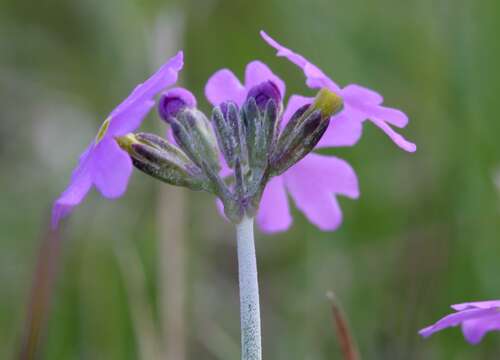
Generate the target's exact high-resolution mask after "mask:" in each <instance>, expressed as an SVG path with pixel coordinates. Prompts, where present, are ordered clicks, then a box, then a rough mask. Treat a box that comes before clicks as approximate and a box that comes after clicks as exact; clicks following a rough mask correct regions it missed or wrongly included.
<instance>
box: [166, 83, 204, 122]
mask: <svg viewBox="0 0 500 360" xmlns="http://www.w3.org/2000/svg"><path fill="white" fill-rule="evenodd" d="M194 107H196V99H195V97H194V95H193V94H192V93H191V92H190V91H188V90H186V89H183V88H173V89H170V90H168V91H165V92H164V93H163V94H162V95H161V97H160V101H159V103H158V114H159V115H160V117H161V118H162V119H163V120H165V121H166V122H169V121H170V119H171V118H173V117H175V116H176V115H177V114H178V113H179V111H181V110H182V109H184V108H194Z"/></svg>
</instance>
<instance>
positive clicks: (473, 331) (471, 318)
mask: <svg viewBox="0 0 500 360" xmlns="http://www.w3.org/2000/svg"><path fill="white" fill-rule="evenodd" d="M451 308H452V309H453V310H456V312H455V313H453V314H450V315H448V316H445V317H444V318H442V319H441V320H439V321H438V322H436V323H435V324H434V325H431V326H428V327H426V328H425V329H422V330H420V331H419V334H420V335H422V336H423V337H428V336H431V335H432V334H434V333H435V332H438V331H441V330H443V329H446V328H448V327H452V326H457V325H461V326H462V332H463V334H464V337H465V339H466V340H467V341H468V342H469V343H471V344H478V343H479V342H480V341H481V339H482V338H483V337H484V335H485V334H486V333H487V332H488V331H493V330H500V300H492V301H479V302H470V303H463V304H457V305H452V306H451Z"/></svg>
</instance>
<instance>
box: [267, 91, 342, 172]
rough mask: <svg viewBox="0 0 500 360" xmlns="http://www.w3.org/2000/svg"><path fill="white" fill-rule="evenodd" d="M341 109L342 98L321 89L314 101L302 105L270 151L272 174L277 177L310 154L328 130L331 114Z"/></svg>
mask: <svg viewBox="0 0 500 360" xmlns="http://www.w3.org/2000/svg"><path fill="white" fill-rule="evenodd" d="M341 109H342V99H341V98H340V97H339V96H337V95H336V94H335V93H333V92H332V91H330V90H328V89H326V88H323V89H321V90H320V91H319V92H318V94H317V95H316V98H315V99H314V101H313V103H312V104H310V105H304V106H302V107H301V108H299V109H298V110H297V111H296V112H295V114H294V115H293V116H292V118H291V119H290V121H289V122H288V123H287V124H286V126H285V129H284V130H283V131H282V133H281V134H280V136H279V139H278V144H277V145H276V148H275V149H274V151H273V153H272V154H271V158H270V163H271V170H272V175H273V176H277V175H280V174H282V173H283V172H285V171H286V170H288V169H289V168H290V167H291V166H292V165H294V164H295V163H297V162H298V161H299V160H301V159H302V158H303V157H304V156H306V155H307V154H308V153H310V152H311V151H312V150H313V149H314V147H315V146H316V145H317V144H318V142H319V141H320V139H321V137H322V136H323V134H324V133H325V131H326V129H327V127H328V124H329V122H330V118H331V116H332V115H334V114H335V113H337V112H338V111H340V110H341Z"/></svg>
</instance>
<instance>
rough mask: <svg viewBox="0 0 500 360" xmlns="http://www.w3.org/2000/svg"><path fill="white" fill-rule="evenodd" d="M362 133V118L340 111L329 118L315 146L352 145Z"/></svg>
mask: <svg viewBox="0 0 500 360" xmlns="http://www.w3.org/2000/svg"><path fill="white" fill-rule="evenodd" d="M362 133H363V126H362V120H359V119H358V118H356V117H354V116H349V113H348V112H347V111H345V110H344V111H342V112H340V113H339V114H338V115H335V116H333V117H332V118H331V119H330V124H329V125H328V128H327V129H326V131H325V133H324V134H323V136H322V138H321V140H320V141H319V143H318V145H316V147H317V148H326V147H339V146H353V145H355V144H356V143H357V142H358V141H359V139H360V138H361V135H362Z"/></svg>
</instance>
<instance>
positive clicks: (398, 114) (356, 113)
mask: <svg viewBox="0 0 500 360" xmlns="http://www.w3.org/2000/svg"><path fill="white" fill-rule="evenodd" d="M260 34H261V36H262V38H263V39H264V40H265V41H266V42H267V43H268V44H269V45H271V46H272V47H273V48H275V49H276V50H277V51H278V53H277V55H278V56H283V57H286V58H287V59H288V60H290V61H291V62H292V63H294V64H295V65H297V66H298V67H300V68H301V69H302V70H303V71H304V75H305V76H306V84H307V86H309V87H310V88H312V89H319V88H323V87H327V88H328V89H330V90H331V91H333V92H335V93H336V94H337V95H339V96H340V97H342V98H343V100H344V110H343V111H342V112H341V113H340V114H338V115H336V116H335V117H334V118H333V119H332V123H335V122H337V121H342V122H350V123H351V125H350V126H355V125H354V124H357V126H358V128H359V136H361V123H362V122H363V121H365V120H367V119H368V120H370V121H371V122H372V123H374V124H375V125H376V126H377V127H379V128H380V129H381V130H382V131H383V132H385V133H386V134H387V135H388V136H389V137H390V138H391V139H392V141H394V142H395V143H396V144H397V145H398V146H399V147H400V148H402V149H404V150H406V151H409V152H414V151H415V150H416V149H417V147H416V145H415V144H413V143H411V142H409V141H408V140H406V139H405V138H403V137H402V136H401V135H400V134H398V133H397V132H395V131H394V130H393V129H392V127H391V125H392V126H396V127H399V128H403V127H405V126H406V125H407V124H408V117H407V116H406V114H404V113H403V112H402V111H400V110H397V109H392V108H388V107H385V106H382V105H381V104H382V102H383V97H382V96H381V95H380V94H378V93H377V92H375V91H373V90H370V89H367V88H365V87H363V86H360V85H356V84H350V85H347V86H346V87H344V88H341V87H339V86H338V85H337V84H336V83H335V82H334V81H333V80H332V79H330V78H329V77H328V76H326V75H325V74H324V73H323V71H321V69H319V68H318V67H317V66H316V65H314V64H312V63H310V62H309V61H308V60H307V59H306V58H304V57H303V56H302V55H299V54H297V53H294V52H293V51H291V50H290V49H287V48H286V47H284V46H282V45H280V44H279V43H278V42H277V41H275V40H274V39H272V38H271V37H270V36H269V35H267V34H266V33H265V32H264V31H261V32H260ZM338 137H339V134H336V133H335V131H334V129H333V127H332V126H330V127H329V129H328V130H327V132H326V133H325V135H324V136H323V138H322V141H321V142H320V144H319V145H318V146H336V141H337V140H338Z"/></svg>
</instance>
